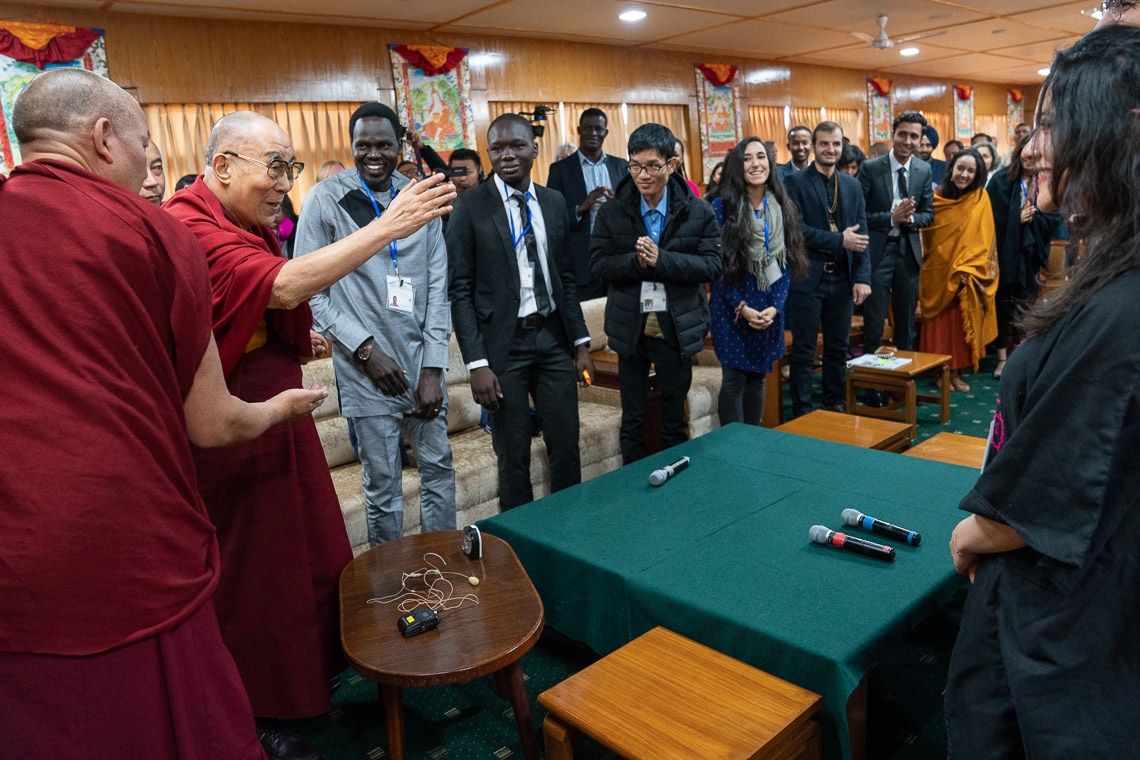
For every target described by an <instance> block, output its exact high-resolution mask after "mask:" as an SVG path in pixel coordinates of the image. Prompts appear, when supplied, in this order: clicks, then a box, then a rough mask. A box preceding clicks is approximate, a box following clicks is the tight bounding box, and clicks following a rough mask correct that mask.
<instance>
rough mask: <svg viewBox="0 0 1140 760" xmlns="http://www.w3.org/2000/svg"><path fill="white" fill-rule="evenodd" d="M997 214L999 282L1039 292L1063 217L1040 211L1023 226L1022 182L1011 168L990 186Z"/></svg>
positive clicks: (995, 227)
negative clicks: (1042, 272) (1042, 271)
mask: <svg viewBox="0 0 1140 760" xmlns="http://www.w3.org/2000/svg"><path fill="white" fill-rule="evenodd" d="M986 192H987V193H989V195H990V205H991V206H992V208H993V211H994V234H995V237H996V239H997V255H998V277H999V279H998V283H999V284H1004V285H1007V286H1017V287H1018V288H1020V289H1022V290H1024V291H1025V292H1026V293H1030V294H1035V293H1037V291H1038V289H1039V286H1038V284H1037V272H1038V271H1039V270H1040V269H1041V267H1047V266H1049V246H1050V244H1051V242H1052V240H1053V235H1054V234H1055V233H1056V232H1057V227H1059V226H1060V225H1061V215H1060V214H1059V213H1057V212H1056V211H1053V212H1050V213H1045V212H1044V211H1041V210H1038V211H1037V213H1036V214H1034V215H1033V221H1032V222H1030V223H1029V224H1022V223H1021V206H1020V205H1018V204H1019V203H1020V202H1021V183H1020V182H1019V181H1018V180H1015V179H1014V178H1013V177H1012V176H1011V175H1010V171H1009V167H1004V168H1002V169H999V170H998V172H997V173H996V174H994V176H993V179H991V180H990V182H989V184H988V185H986Z"/></svg>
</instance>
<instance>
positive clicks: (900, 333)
mask: <svg viewBox="0 0 1140 760" xmlns="http://www.w3.org/2000/svg"><path fill="white" fill-rule="evenodd" d="M925 127H926V117H924V116H923V115H922V114H920V113H918V112H917V111H906V112H904V113H902V114H900V115H899V116H897V117H896V118H895V122H894V124H893V131H892V137H891V142H892V146H891V151H890V152H889V153H887V155H885V156H880V157H879V158H873V159H871V160H869V161H864V162H863V166H862V167H860V169H859V183H860V184H861V185H862V186H863V200H864V201H865V202H866V204H867V227H868V228H869V229H870V238H871V241H870V247H869V250H870V254H871V296H870V298H868V299H867V303H866V304H865V305H864V306H863V350H865V351H867V352H873V351H875V350H876V349H877V348H878V347H879V345H880V344H881V343H882V339H883V323H884V322H885V321H886V318H887V305H888V304H890V306H891V308H892V310H893V312H894V316H895V346H897V347H898V348H901V349H903V350H905V351H913V350H914V349H915V341H914V310H915V307H916V306H917V305H918V273H919V270H921V269H922V234H921V232H922V228H923V227H926V226H927V225H929V224H930V223H931V222H933V221H934V189H933V185H932V178H931V172H930V164H928V163H926V162H925V161H923V160H922V159H919V158H916V157H915V154H916V153H917V152H918V147H919V142H920V141H921V140H922V131H923V129H924V128H925Z"/></svg>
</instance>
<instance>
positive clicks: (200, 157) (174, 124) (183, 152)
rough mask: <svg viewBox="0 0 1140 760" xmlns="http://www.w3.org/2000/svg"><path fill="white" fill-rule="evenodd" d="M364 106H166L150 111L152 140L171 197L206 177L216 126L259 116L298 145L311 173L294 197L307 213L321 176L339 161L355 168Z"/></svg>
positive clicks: (296, 187)
mask: <svg viewBox="0 0 1140 760" xmlns="http://www.w3.org/2000/svg"><path fill="white" fill-rule="evenodd" d="M359 106H360V104H359V103H160V104H151V105H144V106H143V111H144V112H145V113H146V118H147V124H148V126H149V127H150V134H151V139H153V140H154V142H155V144H156V145H158V148H159V150H160V151H162V158H163V162H164V164H165V166H166V177H167V183H168V187H167V189H166V191H167V194H168V195H169V193H170V192H171V191H172V190H173V189H174V183H176V182H177V181H178V179H179V178H180V177H182V176H183V175H184V174H201V173H202V170H203V168H204V165H205V160H206V141H207V140H208V139H209V137H210V129H211V128H212V127H213V126H214V122H216V121H217V120H218V119H220V118H221V117H222V116H225V115H226V114H228V113H233V112H234V111H255V112H257V113H259V114H261V115H262V116H264V117H266V118H268V119H271V120H273V121H275V122H277V124H279V125H280V126H281V128H282V129H284V130H285V132H286V133H287V134H288V135H289V137H290V138H291V139H292V141H293V149H294V150H295V151H296V152H297V160H298V161H301V162H303V163H304V164H305V171H304V172H303V173H302V174H301V176H299V177H298V178H297V180H296V182H294V184H293V189H292V191H290V193H289V197H290V199H291V200H292V201H293V207H294V208H295V209H297V210H298V211H300V210H301V201H302V200H303V199H304V197H305V194H306V193H308V192H309V189H310V188H311V187H312V186H313V185H315V184H316V182H317V170H318V169H319V168H320V167H321V164H323V163H324V162H325V161H329V160H332V159H335V160H337V161H340V162H341V163H343V164H344V165H345V166H352V150H351V145H350V143H351V140H350V138H349V134H348V120H349V117H350V116H351V115H352V112H353V111H355V110H356V109H357V108H358V107H359Z"/></svg>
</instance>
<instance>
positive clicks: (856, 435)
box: [776, 409, 915, 451]
mask: <svg viewBox="0 0 1140 760" xmlns="http://www.w3.org/2000/svg"><path fill="white" fill-rule="evenodd" d="M914 427H915V426H914V425H913V424H912V425H906V424H903V423H901V422H888V421H886V420H876V419H871V418H870V417H856V416H854V415H851V414H841V413H840V412H828V411H825V410H823V409H816V410H815V411H814V412H809V413H808V414H805V415H804V416H802V417H796V418H795V419H794V420H792V421H791V422H785V423H784V424H783V425H780V427H778V428H776V429H777V430H782V431H784V432H785V433H795V434H796V435H804V436H807V437H808V438H819V439H822V440H824V441H834V442H835V443H846V444H848V445H849V446H858V447H860V448H863V449H878V450H880V451H906V450H907V449H908V448H910V442H911V440H912V439H913V438H914Z"/></svg>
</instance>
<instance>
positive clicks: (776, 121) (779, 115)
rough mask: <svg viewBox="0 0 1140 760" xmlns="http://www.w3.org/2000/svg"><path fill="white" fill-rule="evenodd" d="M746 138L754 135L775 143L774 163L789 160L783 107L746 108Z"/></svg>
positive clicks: (784, 162)
mask: <svg viewBox="0 0 1140 760" xmlns="http://www.w3.org/2000/svg"><path fill="white" fill-rule="evenodd" d="M744 134H745V136H746V137H751V136H753V135H755V136H756V137H759V138H760V139H761V140H771V141H772V142H774V143H776V163H780V164H786V163H787V162H788V161H790V160H791V158H792V157H791V156H790V155H789V154H788V147H787V142H788V128H787V127H785V126H784V107H783V106H748V129H746V130H745V132H744Z"/></svg>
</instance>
